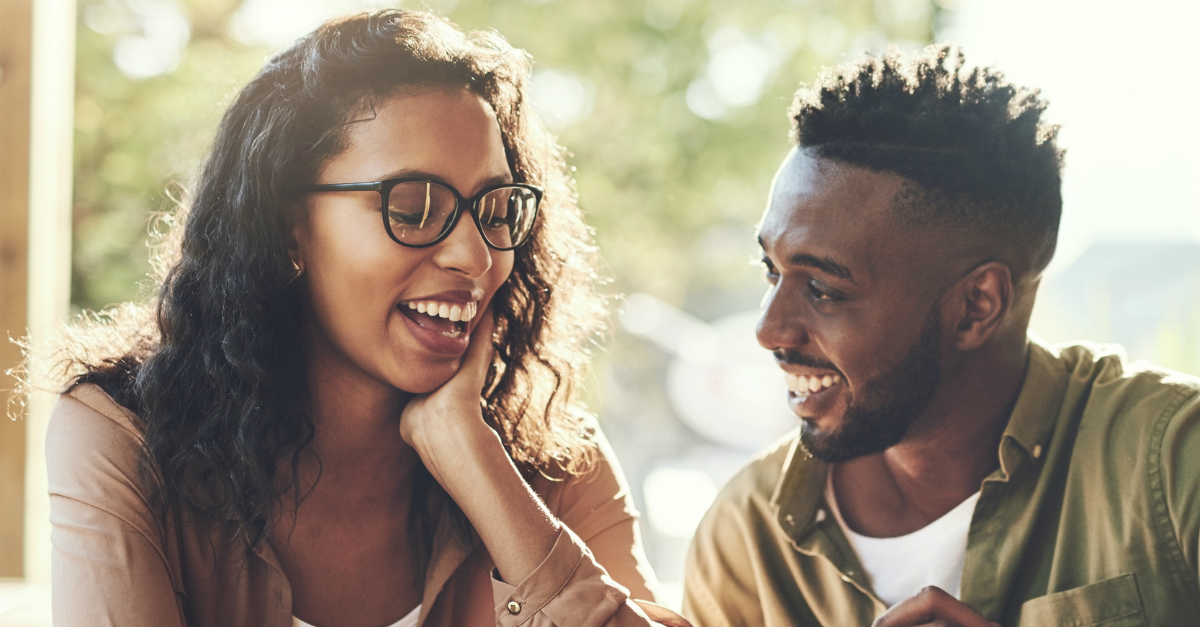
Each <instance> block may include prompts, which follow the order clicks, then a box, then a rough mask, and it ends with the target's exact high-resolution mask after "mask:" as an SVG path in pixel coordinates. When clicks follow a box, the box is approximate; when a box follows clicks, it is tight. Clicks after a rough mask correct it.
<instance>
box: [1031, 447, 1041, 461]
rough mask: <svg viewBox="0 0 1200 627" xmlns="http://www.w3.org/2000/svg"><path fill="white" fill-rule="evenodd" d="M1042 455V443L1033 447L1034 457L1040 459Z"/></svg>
mask: <svg viewBox="0 0 1200 627" xmlns="http://www.w3.org/2000/svg"><path fill="white" fill-rule="evenodd" d="M1041 456H1042V445H1041V444H1038V445H1036V446H1034V447H1033V458H1034V459H1038V458H1039V457H1041Z"/></svg>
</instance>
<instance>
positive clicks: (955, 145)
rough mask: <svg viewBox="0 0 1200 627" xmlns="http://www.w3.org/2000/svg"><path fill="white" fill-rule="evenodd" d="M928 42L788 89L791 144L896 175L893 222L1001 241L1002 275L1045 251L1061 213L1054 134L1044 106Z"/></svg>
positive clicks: (1037, 267) (1033, 264) (1036, 268)
mask: <svg viewBox="0 0 1200 627" xmlns="http://www.w3.org/2000/svg"><path fill="white" fill-rule="evenodd" d="M964 63H965V62H964V57H963V55H962V53H961V52H960V51H958V50H955V49H952V48H951V47H950V46H949V45H945V44H939V45H933V46H929V47H927V48H925V49H924V50H923V51H921V52H919V53H915V54H911V55H902V54H900V53H898V52H896V51H895V50H892V51H890V52H889V53H888V54H886V55H882V56H867V57H865V58H864V59H863V60H861V61H860V62H858V63H857V64H854V65H850V66H844V67H842V68H839V69H837V70H836V71H832V72H827V73H825V74H823V75H822V76H821V77H820V78H819V79H818V80H817V82H816V84H815V85H812V86H810V87H807V88H805V87H802V88H801V89H800V90H799V91H797V92H796V98H795V101H794V102H793V104H792V108H791V110H790V111H789V115H790V116H791V117H792V121H793V126H792V141H793V142H794V143H795V144H796V145H798V146H800V147H801V148H806V149H809V150H810V151H812V152H813V153H814V154H816V155H817V156H820V157H825V158H831V159H835V160H839V161H843V162H846V163H849V164H851V165H855V166H860V167H865V168H868V169H870V170H874V171H886V172H892V173H895V174H898V175H900V176H903V177H906V178H907V179H909V180H910V181H911V182H913V183H916V185H908V186H906V188H905V191H904V192H902V193H901V195H900V196H899V197H898V199H897V203H896V210H897V215H898V217H899V218H900V220H901V223H902V224H904V225H906V226H913V227H921V228H930V229H933V228H950V229H953V230H954V231H955V232H957V233H962V234H963V235H966V236H968V237H970V236H975V237H978V238H979V239H980V241H989V240H992V241H994V240H995V239H996V238H997V237H999V238H1003V240H1004V242H1005V247H1006V248H1008V249H1009V250H1012V251H1013V258H1012V259H1008V260H1006V261H1008V262H1009V263H1010V265H1015V266H1016V267H1011V268H1010V269H1011V270H1012V272H1013V274H1014V277H1013V278H1014V279H1017V278H1019V277H1021V276H1025V275H1027V274H1029V273H1035V274H1036V273H1040V272H1041V270H1042V269H1044V268H1045V267H1046V264H1048V263H1049V262H1050V258H1051V257H1053V255H1054V246H1055V242H1056V240H1057V236H1058V224H1059V218H1060V216H1061V215H1062V193H1061V169H1062V151H1060V150H1059V149H1058V147H1057V146H1056V145H1055V137H1056V135H1057V133H1058V127H1057V126H1052V125H1049V124H1046V123H1045V122H1043V121H1042V120H1041V115H1042V112H1043V111H1044V110H1045V108H1046V104H1047V103H1046V101H1045V100H1043V99H1041V98H1040V97H1039V92H1038V91H1037V90H1032V89H1026V88H1021V87H1018V86H1014V85H1012V84H1011V83H1009V82H1007V81H1006V80H1005V79H1004V76H1003V75H1002V74H1001V73H1000V72H998V71H996V70H994V69H992V68H974V69H970V70H968V69H965V68H964Z"/></svg>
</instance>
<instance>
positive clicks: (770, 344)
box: [755, 283, 809, 351]
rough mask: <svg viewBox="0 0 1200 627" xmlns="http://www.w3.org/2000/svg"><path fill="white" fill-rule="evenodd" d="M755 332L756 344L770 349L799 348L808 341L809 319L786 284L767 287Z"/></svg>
mask: <svg viewBox="0 0 1200 627" xmlns="http://www.w3.org/2000/svg"><path fill="white" fill-rule="evenodd" d="M755 335H756V336H757V338H758V343H759V345H760V346H762V347H763V348H765V349H767V350H770V351H773V350H776V349H779V348H799V347H801V346H803V345H805V344H807V343H808V339H809V338H808V320H806V319H805V317H804V312H803V311H802V309H801V307H800V306H799V304H798V303H796V302H795V299H794V298H792V295H790V294H788V292H787V290H786V289H785V286H783V285H781V284H778V283H777V284H775V285H772V286H771V287H770V288H769V289H768V290H767V294H766V296H764V297H763V301H762V306H761V308H760V311H759V316H758V325H757V327H756V328H755Z"/></svg>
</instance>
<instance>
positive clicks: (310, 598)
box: [47, 11, 686, 627]
mask: <svg viewBox="0 0 1200 627" xmlns="http://www.w3.org/2000/svg"><path fill="white" fill-rule="evenodd" d="M528 70H529V61H528V58H527V57H526V56H525V55H524V54H523V53H521V52H520V51H517V50H514V49H512V48H511V47H509V46H508V45H507V43H505V42H504V41H503V40H502V39H501V38H499V36H497V35H495V34H489V33H472V34H469V35H464V34H463V33H462V32H460V31H458V30H457V29H455V28H454V27H453V26H452V25H450V24H449V23H448V22H445V21H443V20H440V19H438V18H435V17H433V16H431V15H428V14H424V13H415V12H400V11H384V12H380V13H377V14H372V15H360V16H355V17H351V18H346V19H343V20H338V21H334V22H331V23H329V24H326V25H325V26H323V27H321V28H320V29H318V30H317V31H315V32H314V33H312V34H310V35H308V36H307V37H305V38H303V39H301V40H300V41H299V42H297V43H296V45H295V46H293V47H292V48H291V49H289V50H287V51H285V52H283V53H281V54H280V55H279V56H277V57H275V58H274V59H272V60H271V61H270V62H268V63H267V65H266V66H265V67H264V68H263V70H262V71H261V72H260V74H259V75H258V76H257V77H256V78H255V79H254V80H252V81H251V82H250V84H249V85H247V86H246V87H245V88H244V89H243V90H242V91H241V93H240V94H239V95H238V97H237V99H236V100H235V102H234V103H233V104H232V106H231V107H230V109H229V110H228V111H227V112H226V114H225V117H224V120H223V121H222V123H221V126H220V128H219V129H218V132H217V136H216V139H215V141H214V143H213V149H212V152H211V154H210V156H209V158H208V160H207V162H206V163H205V166H204V168H203V170H202V172H201V173H200V176H199V178H198V180H197V183H196V186H195V191H194V194H193V196H192V198H191V200H190V202H189V203H188V206H187V207H186V208H185V209H184V210H183V211H182V213H181V216H179V220H178V222H177V224H178V227H177V228H173V229H171V231H170V233H169V236H168V238H167V240H166V242H165V243H164V246H163V247H162V248H161V250H160V253H161V258H160V260H159V261H160V266H161V268H162V272H161V273H160V275H161V282H160V287H159V291H158V296H157V298H156V299H155V300H154V301H153V302H151V303H148V304H144V305H127V306H125V307H123V308H121V309H119V310H118V311H116V312H110V314H109V315H107V316H105V317H104V319H103V320H101V319H100V318H98V317H85V318H84V321H83V322H82V323H80V324H79V325H77V326H76V327H75V328H74V329H73V330H72V332H71V335H70V337H69V338H68V341H66V342H65V343H64V344H63V345H62V346H61V347H60V348H59V351H58V352H57V353H55V354H52V355H48V357H49V358H56V359H58V360H59V361H60V362H61V363H62V365H63V366H65V368H66V370H65V374H66V377H67V379H66V383H65V388H64V389H65V392H64V393H63V396H62V399H61V401H60V403H59V405H58V406H57V408H56V410H55V413H54V416H53V418H52V423H51V426H50V433H49V436H48V438H49V439H48V445H47V450H48V452H47V459H48V466H49V476H50V491H51V502H52V512H51V518H52V523H53V525H54V555H53V560H54V579H53V586H54V588H53V603H54V614H55V623H56V624H58V625H83V624H94V623H96V622H97V620H99V621H100V622H107V623H109V624H119V625H133V626H138V625H147V626H149V625H184V624H186V625H198V626H207V625H213V626H215V625H273V626H283V625H287V624H289V623H290V624H294V625H319V626H320V627H378V626H379V625H410V624H427V625H484V624H488V625H490V624H505V625H508V624H530V625H543V624H546V625H548V624H556V625H646V624H649V621H650V620H651V619H653V620H657V621H659V622H663V623H666V624H686V622H685V621H683V620H682V619H681V618H679V617H678V616H677V615H674V614H673V613H671V612H668V611H666V610H663V609H662V608H659V607H657V606H655V605H654V604H653V603H652V601H653V600H654V592H653V587H654V586H655V583H654V580H653V575H652V574H651V573H650V570H649V568H648V566H647V565H646V561H645V557H644V555H643V552H642V548H641V544H640V540H639V538H638V535H637V528H636V520H635V517H636V512H635V511H634V508H633V506H632V503H631V501H630V498H629V493H628V489H627V487H626V486H625V483H624V478H623V477H622V475H621V471H620V468H619V466H618V465H617V464H616V461H615V460H614V459H613V458H612V454H611V451H610V450H609V448H608V445H607V443H606V442H605V440H604V437H603V435H602V434H601V433H600V431H599V430H598V428H597V427H596V426H595V424H594V422H593V421H592V420H591V419H590V417H589V416H587V415H586V413H585V412H584V411H583V410H582V408H581V407H580V406H579V405H578V404H577V402H576V401H575V399H574V397H573V387H574V385H575V383H576V381H577V380H578V377H579V373H580V370H581V369H582V368H583V367H584V366H585V365H586V352H585V350H584V345H585V342H586V340H587V339H588V337H589V336H590V335H591V334H592V333H594V332H595V331H596V330H597V329H598V326H599V321H598V320H599V316H600V315H601V314H602V312H603V308H602V306H601V301H600V299H599V297H598V296H596V294H595V292H594V291H593V287H592V284H593V281H594V279H595V276H596V273H595V272H594V271H593V269H592V267H591V254H592V251H593V247H592V244H591V241H590V237H589V235H588V231H587V229H586V227H585V225H584V224H583V221H582V218H581V215H580V213H579V210H578V208H577V207H576V206H575V203H574V197H573V194H572V191H571V189H570V185H569V182H568V178H567V176H566V172H565V167H564V164H563V161H562V157H561V150H560V149H559V148H558V146H557V145H556V144H555V142H554V139H553V137H552V136H550V135H549V134H548V133H547V132H546V131H545V130H544V129H543V127H542V126H541V124H540V122H539V121H538V120H537V118H536V117H534V116H533V115H532V114H531V112H530V109H529V105H528V103H527V100H526V84H527V75H528ZM634 599H636V600H634ZM98 617H99V618H98Z"/></svg>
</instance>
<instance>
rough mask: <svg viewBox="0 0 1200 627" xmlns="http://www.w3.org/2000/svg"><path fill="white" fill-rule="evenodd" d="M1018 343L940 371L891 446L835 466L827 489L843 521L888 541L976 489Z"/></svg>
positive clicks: (991, 460)
mask: <svg viewBox="0 0 1200 627" xmlns="http://www.w3.org/2000/svg"><path fill="white" fill-rule="evenodd" d="M1027 350H1028V349H1027V347H1025V346H1024V345H1022V348H1021V350H1020V351H1019V353H1018V352H1017V351H1015V350H1009V351H1007V354H1002V353H1000V352H999V351H994V353H995V354H981V355H973V356H971V357H972V359H969V360H964V361H963V363H960V364H954V365H953V367H948V368H945V369H944V370H943V372H944V376H943V381H942V384H941V386H940V389H939V391H938V394H937V395H936V396H935V397H934V400H933V402H932V403H931V404H930V406H929V408H928V409H927V410H926V411H925V413H924V414H923V415H922V417H921V418H920V419H919V420H918V421H917V422H916V423H915V424H914V425H913V427H912V428H911V429H910V430H909V433H908V434H907V435H906V436H905V438H904V440H902V441H901V442H900V443H899V444H897V445H895V446H893V447H891V448H889V449H888V450H886V451H884V452H882V453H878V454H875V455H868V456H865V457H860V458H857V459H853V460H851V461H848V462H845V463H842V464H838V465H836V466H835V467H834V468H833V469H832V472H833V486H834V491H835V494H836V495H837V499H838V507H839V509H840V510H841V513H842V516H843V517H844V518H845V520H846V524H847V525H849V526H850V528H851V529H853V530H855V531H856V532H858V533H861V534H863V535H866V536H871V537H878V538H891V537H897V536H902V535H906V534H909V533H912V532H913V531H916V530H918V529H921V528H923V527H925V526H926V525H928V524H929V523H931V522H933V521H935V520H937V519H938V518H941V517H942V516H944V515H945V514H946V513H947V512H949V511H950V510H952V509H954V507H955V506H957V505H958V504H960V503H962V502H963V501H965V500H966V499H967V498H968V497H970V496H971V495H972V494H974V493H975V492H978V491H979V488H980V485H981V484H982V483H983V480H984V479H985V478H987V476H988V475H990V474H991V473H992V472H993V471H995V469H996V468H997V467H998V466H999V463H1000V461H999V455H998V451H999V445H1000V440H1001V437H1002V436H1003V434H1004V429H1005V427H1006V426H1007V425H1008V419H1009V416H1010V415H1011V413H1012V407H1013V405H1014V403H1015V402H1016V398H1017V394H1018V393H1019V392H1020V389H1021V383H1022V380H1023V379H1024V375H1025V354H1026V351H1027Z"/></svg>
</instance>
